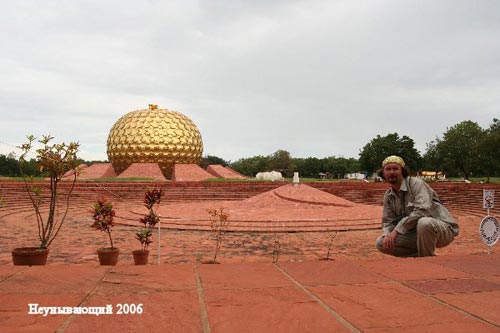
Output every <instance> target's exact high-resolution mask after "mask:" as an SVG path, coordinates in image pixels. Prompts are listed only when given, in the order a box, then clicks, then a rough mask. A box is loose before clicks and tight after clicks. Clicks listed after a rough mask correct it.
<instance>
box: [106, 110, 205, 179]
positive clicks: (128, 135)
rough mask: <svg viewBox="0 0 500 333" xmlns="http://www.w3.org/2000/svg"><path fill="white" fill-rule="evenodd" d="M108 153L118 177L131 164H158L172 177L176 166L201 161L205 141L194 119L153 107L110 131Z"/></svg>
mask: <svg viewBox="0 0 500 333" xmlns="http://www.w3.org/2000/svg"><path fill="white" fill-rule="evenodd" d="M107 152H108V158H109V160H110V162H111V163H112V164H113V168H114V169H115V171H116V173H117V174H119V173H121V172H123V171H124V170H125V169H127V168H128V167H129V166H130V165H131V164H132V163H158V164H159V166H160V168H161V170H162V171H163V173H164V174H165V176H166V177H167V178H170V175H171V173H172V168H173V166H174V164H176V163H178V164H192V163H194V164H196V163H199V162H200V160H201V156H202V153H203V141H202V139H201V134H200V131H198V128H197V127H196V125H195V124H194V123H193V122H192V121H191V119H189V118H188V117H186V116H185V115H183V114H182V113H179V112H175V111H169V110H167V109H158V108H157V107H156V105H150V106H149V109H145V110H137V111H132V112H129V113H127V114H125V115H124V116H123V117H121V118H120V119H118V121H117V122H116V123H115V124H114V125H113V127H112V128H111V130H110V131H109V136H108V144H107Z"/></svg>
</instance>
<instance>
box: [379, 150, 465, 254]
mask: <svg viewBox="0 0 500 333" xmlns="http://www.w3.org/2000/svg"><path fill="white" fill-rule="evenodd" d="M378 174H379V176H380V177H382V178H383V179H385V180H386V181H387V182H388V183H389V184H390V185H391V187H390V188H389V189H388V190H387V192H386V193H385V195H384V211H383V216H382V231H383V233H384V234H383V235H382V236H380V237H378V238H377V240H376V245H377V249H378V250H379V251H381V252H383V253H386V254H390V255H393V256H396V257H416V256H419V257H425V256H434V255H435V253H434V251H435V249H436V247H438V248H439V247H445V246H447V245H448V244H450V243H451V242H452V241H453V239H454V238H455V236H457V235H458V231H459V227H458V224H457V221H456V220H455V219H454V218H453V216H451V214H450V213H449V212H448V210H447V209H446V208H445V207H444V206H443V204H442V203H441V202H440V201H439V198H438V196H437V194H436V192H434V190H433V189H432V188H431V187H430V186H429V185H427V183H426V182H424V181H423V180H421V179H420V178H414V177H409V170H408V168H407V167H406V165H405V162H404V161H403V159H402V158H401V157H399V156H389V157H387V158H386V159H385V160H384V161H383V162H382V169H381V170H379V172H378Z"/></svg>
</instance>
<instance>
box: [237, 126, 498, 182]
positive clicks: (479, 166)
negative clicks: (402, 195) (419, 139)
mask: <svg viewBox="0 0 500 333" xmlns="http://www.w3.org/2000/svg"><path fill="white" fill-rule="evenodd" d="M389 155H399V156H401V157H402V158H403V159H404V160H405V161H406V163H407V165H408V166H409V167H410V169H411V170H412V171H413V172H418V171H423V170H425V171H440V172H444V173H445V174H446V175H448V176H452V177H457V176H461V177H463V178H465V179H469V177H470V176H471V175H474V176H476V177H488V178H489V177H498V176H500V120H498V119H496V118H494V119H493V121H492V123H491V125H490V127H489V128H486V129H483V128H481V126H479V125H478V124H477V123H476V122H473V121H471V120H466V121H463V122H461V123H458V124H456V125H454V126H452V127H449V128H447V130H446V132H445V133H443V135H442V136H441V137H437V138H436V139H434V140H432V141H431V142H429V143H427V147H426V151H425V152H424V154H421V153H420V152H419V151H418V150H417V149H416V148H415V141H414V140H413V139H412V138H410V137H408V136H406V135H403V136H400V135H399V134H398V133H390V134H387V135H385V136H381V135H377V136H376V137H375V138H373V139H372V140H371V141H370V142H368V143H367V144H366V145H365V146H364V147H363V148H362V149H360V152H359V159H357V160H356V159H354V158H343V157H335V156H332V157H326V158H322V159H318V158H315V157H308V158H292V157H291V156H290V153H288V152H287V151H285V150H278V151H276V152H275V153H274V154H271V155H268V156H254V157H250V158H243V159H239V160H237V161H236V162H233V163H228V164H230V165H231V167H232V168H233V169H235V170H236V171H238V172H240V173H242V174H244V175H246V176H255V174H256V173H257V172H260V171H270V170H277V171H281V172H282V173H283V174H284V176H286V177H291V176H292V175H293V172H294V171H298V172H299V174H300V175H301V176H302V177H318V175H319V174H320V173H327V174H331V175H333V176H334V177H335V178H337V177H343V176H344V175H345V174H347V173H354V172H363V173H366V174H368V175H371V174H373V173H374V172H376V171H377V170H378V169H379V168H380V167H381V165H380V164H381V162H382V160H383V159H384V158H385V157H387V156H389Z"/></svg>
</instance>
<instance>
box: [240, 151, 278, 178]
mask: <svg viewBox="0 0 500 333" xmlns="http://www.w3.org/2000/svg"><path fill="white" fill-rule="evenodd" d="M268 165H269V157H265V156H261V155H259V156H254V157H249V158H241V159H239V160H237V161H236V162H233V163H231V168H233V169H234V170H236V171H238V172H239V173H241V174H242V175H245V176H249V177H255V175H256V174H257V173H258V172H262V171H269V169H268Z"/></svg>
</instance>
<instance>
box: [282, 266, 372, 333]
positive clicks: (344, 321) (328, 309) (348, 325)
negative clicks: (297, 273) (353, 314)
mask: <svg viewBox="0 0 500 333" xmlns="http://www.w3.org/2000/svg"><path fill="white" fill-rule="evenodd" d="M274 266H275V267H276V268H277V269H278V270H279V271H280V272H281V273H282V274H283V275H285V276H286V277H287V278H288V279H289V280H290V281H292V282H293V283H294V284H295V285H296V286H297V287H299V289H301V290H302V291H303V292H304V293H306V294H307V295H308V296H309V297H311V298H312V299H313V300H314V301H315V302H317V303H318V304H319V305H320V306H321V307H322V308H323V309H325V310H326V312H328V313H329V314H330V315H331V316H332V317H334V318H335V319H336V320H338V321H339V322H340V323H341V324H342V325H344V326H345V327H346V328H347V329H349V330H350V331H351V332H356V333H361V332H363V331H361V330H360V329H359V328H357V327H356V326H354V325H353V324H351V323H350V322H349V321H348V320H347V319H345V318H344V317H342V316H341V315H340V314H339V313H338V312H337V311H335V310H334V309H332V308H331V307H330V306H329V305H328V304H326V303H325V302H323V301H322V300H321V298H319V297H318V296H316V295H315V294H314V293H313V292H311V291H310V290H309V289H307V288H306V287H305V286H303V285H302V284H301V283H300V282H299V281H297V280H295V279H294V278H293V277H292V276H291V275H290V274H288V273H287V272H286V271H285V270H284V269H283V268H281V267H280V266H279V265H277V264H274Z"/></svg>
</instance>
